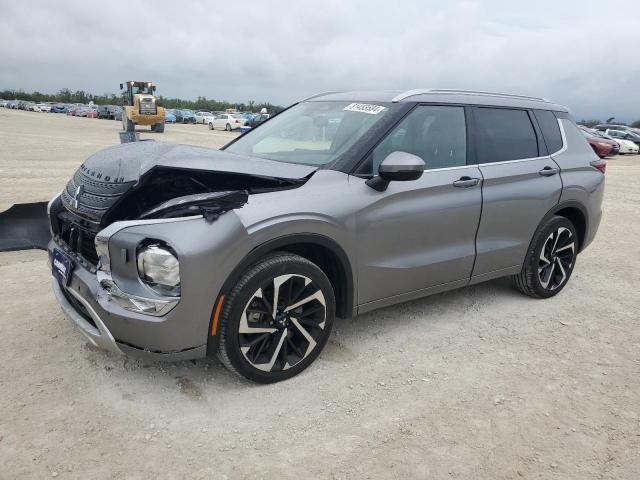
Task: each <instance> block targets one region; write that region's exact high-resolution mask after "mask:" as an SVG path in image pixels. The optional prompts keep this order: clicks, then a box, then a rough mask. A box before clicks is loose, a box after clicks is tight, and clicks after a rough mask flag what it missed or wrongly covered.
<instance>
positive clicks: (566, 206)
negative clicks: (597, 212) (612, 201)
mask: <svg viewBox="0 0 640 480" xmlns="http://www.w3.org/2000/svg"><path fill="white" fill-rule="evenodd" d="M554 215H557V216H560V217H565V218H566V219H568V220H569V221H570V222H571V223H573V226H574V227H575V228H576V231H577V233H578V252H580V251H581V250H582V248H583V246H584V242H585V239H586V236H587V232H588V231H589V215H588V213H587V209H586V208H585V206H584V205H582V204H581V203H580V202H576V201H573V200H569V201H566V202H560V203H558V204H557V205H556V206H555V207H553V208H552V209H551V210H549V212H548V213H547V214H546V215H545V216H544V217H543V218H542V220H541V221H540V225H542V224H543V223H544V222H546V221H547V220H549V219H550V218H551V217H553V216H554Z"/></svg>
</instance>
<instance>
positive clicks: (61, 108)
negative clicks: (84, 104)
mask: <svg viewBox="0 0 640 480" xmlns="http://www.w3.org/2000/svg"><path fill="white" fill-rule="evenodd" d="M51 113H67V107H66V106H65V105H62V104H61V103H56V104H54V105H51Z"/></svg>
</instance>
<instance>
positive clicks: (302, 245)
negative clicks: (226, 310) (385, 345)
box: [207, 233, 355, 354]
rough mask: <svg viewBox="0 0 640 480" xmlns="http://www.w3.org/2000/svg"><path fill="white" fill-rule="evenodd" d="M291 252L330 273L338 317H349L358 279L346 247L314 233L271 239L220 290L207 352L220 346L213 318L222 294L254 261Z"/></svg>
mask: <svg viewBox="0 0 640 480" xmlns="http://www.w3.org/2000/svg"><path fill="white" fill-rule="evenodd" d="M277 251H282V252H289V253H294V254H296V255H300V256H301V257H304V258H306V259H307V260H309V261H311V262H313V263H315V264H316V265H318V267H319V268H320V269H321V270H322V271H323V272H324V273H325V275H327V277H328V278H329V281H330V282H331V285H332V286H333V290H334V294H335V297H336V316H337V317H340V318H350V317H352V316H353V313H354V305H355V286H354V284H355V281H354V276H353V268H352V265H351V262H350V261H349V257H348V255H347V254H346V252H345V251H344V249H343V248H342V247H341V246H340V245H339V244H338V243H337V242H336V241H335V240H333V239H331V238H329V237H326V236H324V235H320V234H315V233H301V234H291V235H284V236H281V237H278V238H274V239H271V240H268V241H266V242H264V243H262V244H260V245H259V246H257V247H255V248H254V249H253V250H251V251H250V252H249V253H248V254H247V255H246V256H245V257H244V259H243V260H242V261H241V262H240V263H239V264H238V265H237V266H236V267H235V268H234V269H233V271H232V272H231V274H230V275H229V276H228V277H227V279H226V280H225V282H224V283H223V285H222V288H221V289H220V292H219V293H218V297H217V298H216V301H215V304H214V306H213V311H212V314H211V318H210V323H209V330H208V331H209V335H208V341H207V353H208V354H211V353H212V352H214V351H215V350H216V348H217V335H215V333H217V332H215V333H214V325H213V324H214V321H215V320H214V317H215V312H216V311H217V310H218V308H217V307H218V304H219V302H220V299H221V298H222V296H223V295H225V294H226V293H228V292H229V291H231V289H232V288H233V286H234V285H235V284H236V283H237V282H238V280H239V279H240V277H241V276H242V274H243V273H244V272H245V271H246V270H247V269H248V268H249V267H250V266H251V265H253V264H254V263H256V262H258V261H259V260H260V259H262V258H264V257H265V256H267V255H268V254H270V253H272V252H277Z"/></svg>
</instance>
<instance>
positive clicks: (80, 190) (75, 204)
mask: <svg viewBox="0 0 640 480" xmlns="http://www.w3.org/2000/svg"><path fill="white" fill-rule="evenodd" d="M83 192H84V185H80V186H79V187H78V188H76V191H75V193H74V194H73V208H75V209H76V210H77V209H78V205H79V204H80V195H82V193H83Z"/></svg>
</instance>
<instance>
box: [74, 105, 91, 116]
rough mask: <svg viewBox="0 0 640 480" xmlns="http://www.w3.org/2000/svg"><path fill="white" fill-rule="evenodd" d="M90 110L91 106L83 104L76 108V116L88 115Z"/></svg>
mask: <svg viewBox="0 0 640 480" xmlns="http://www.w3.org/2000/svg"><path fill="white" fill-rule="evenodd" d="M88 111H89V107H88V106H87V105H82V106H80V107H78V108H77V109H76V117H86V116H87V112H88Z"/></svg>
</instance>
